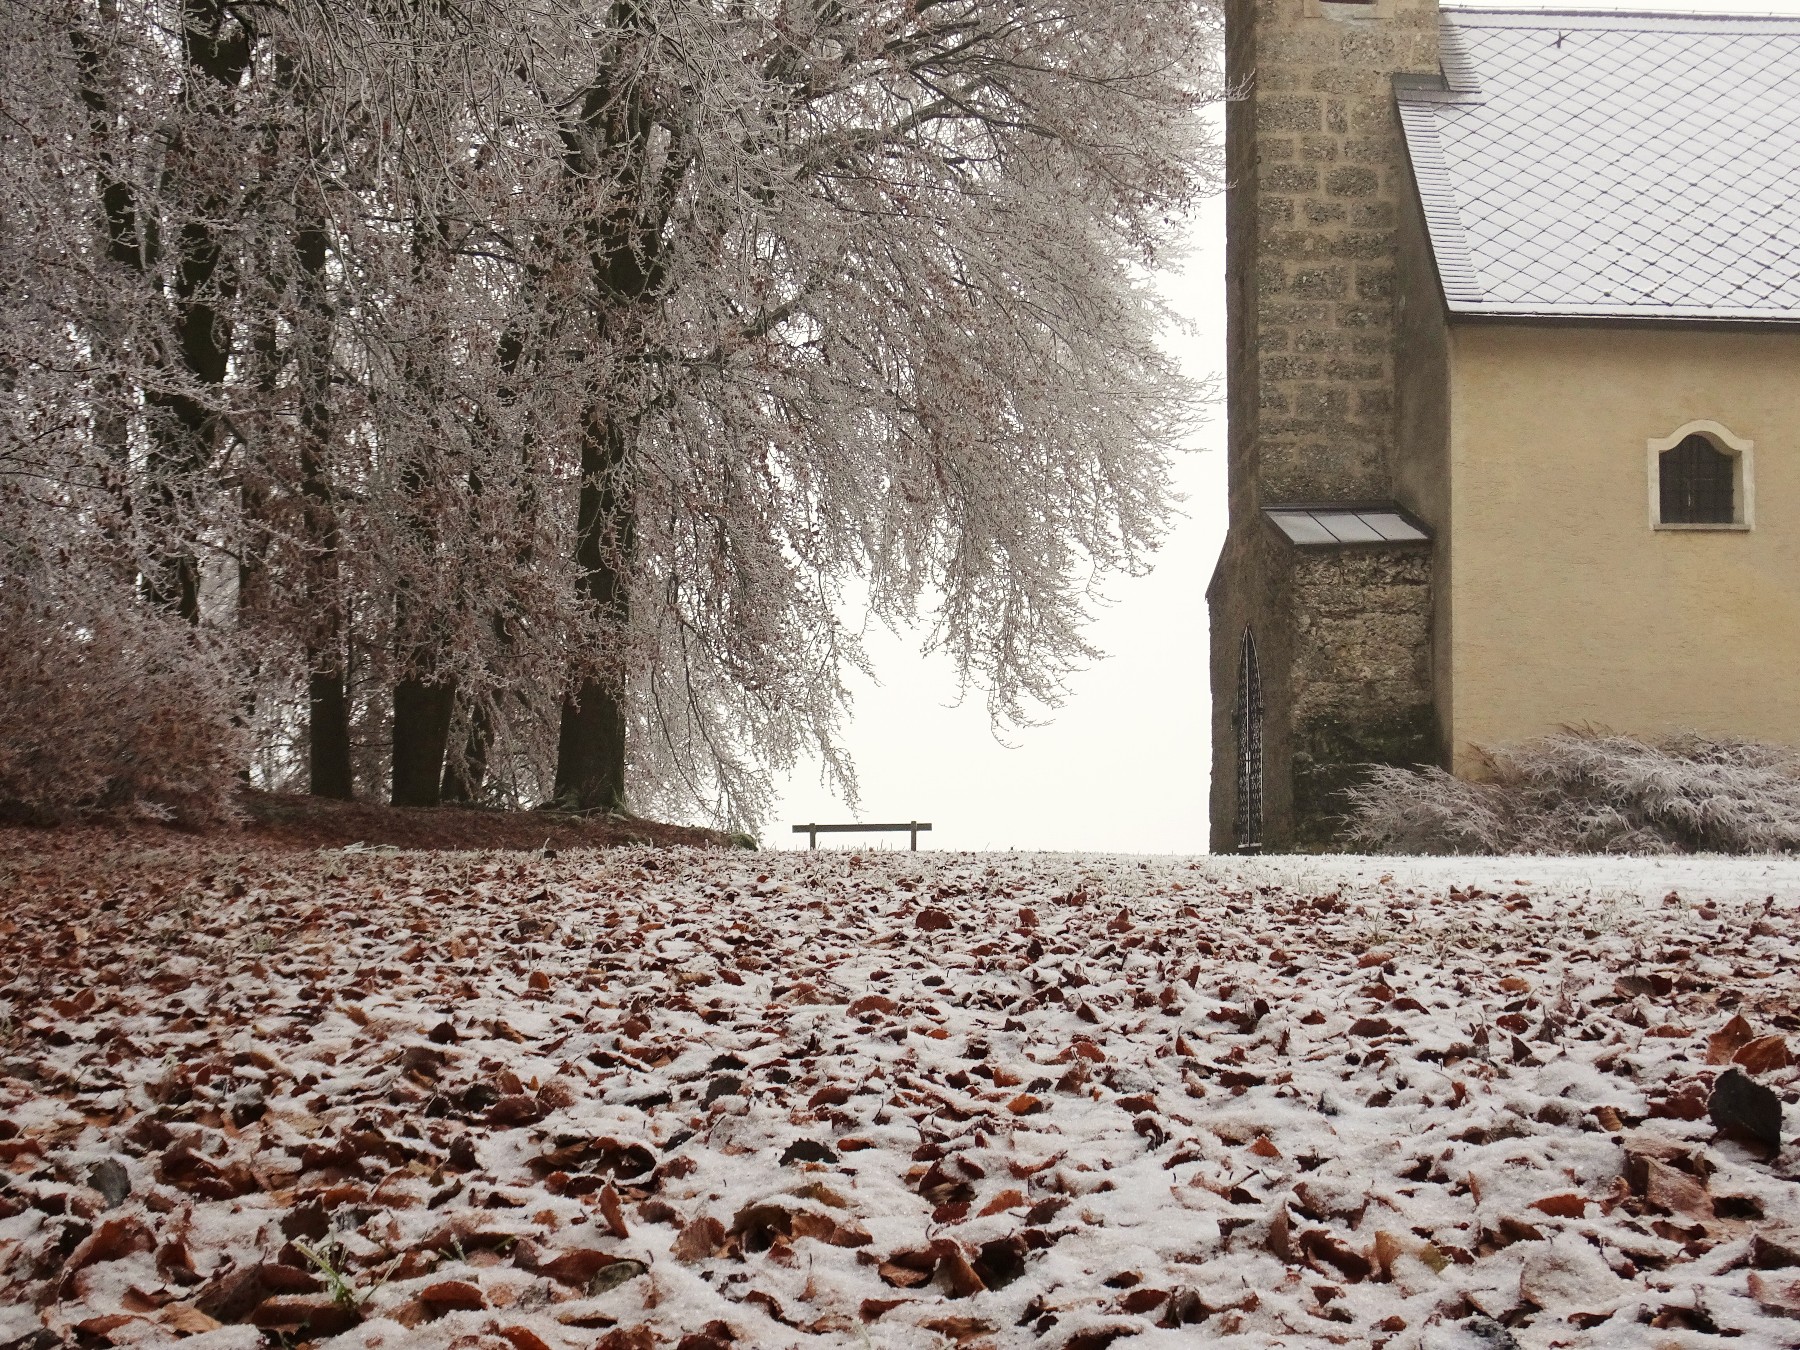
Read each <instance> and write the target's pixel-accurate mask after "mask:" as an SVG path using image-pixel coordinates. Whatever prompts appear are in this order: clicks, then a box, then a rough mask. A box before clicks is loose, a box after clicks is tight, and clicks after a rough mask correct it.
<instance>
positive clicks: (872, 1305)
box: [857, 1298, 914, 1322]
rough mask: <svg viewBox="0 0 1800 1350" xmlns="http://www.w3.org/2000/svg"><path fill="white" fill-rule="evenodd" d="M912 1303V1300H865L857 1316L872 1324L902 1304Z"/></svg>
mask: <svg viewBox="0 0 1800 1350" xmlns="http://www.w3.org/2000/svg"><path fill="white" fill-rule="evenodd" d="M913 1301H914V1300H912V1299H909V1298H865V1299H864V1300H863V1301H862V1306H861V1307H860V1308H858V1309H857V1316H859V1317H861V1318H862V1320H863V1321H865V1322H874V1321H877V1320H878V1319H880V1318H881V1317H882V1316H883V1315H884V1314H886V1313H891V1312H892V1311H893V1310H894V1309H895V1308H898V1307H900V1306H901V1305H902V1304H904V1303H911V1302H913Z"/></svg>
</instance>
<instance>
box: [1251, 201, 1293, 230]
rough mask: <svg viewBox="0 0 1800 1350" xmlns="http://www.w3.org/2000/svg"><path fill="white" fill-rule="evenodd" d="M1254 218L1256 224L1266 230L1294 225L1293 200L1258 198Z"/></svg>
mask: <svg viewBox="0 0 1800 1350" xmlns="http://www.w3.org/2000/svg"><path fill="white" fill-rule="evenodd" d="M1256 216H1257V222H1258V224H1259V225H1260V226H1261V227H1262V228H1263V229H1266V230H1267V229H1277V228H1279V227H1281V226H1283V225H1292V224H1293V223H1294V199H1293V198H1292V197H1258V198H1257V201H1256Z"/></svg>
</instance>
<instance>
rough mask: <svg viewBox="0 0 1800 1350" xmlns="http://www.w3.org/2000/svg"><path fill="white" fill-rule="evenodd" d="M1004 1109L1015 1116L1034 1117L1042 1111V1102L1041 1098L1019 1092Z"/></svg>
mask: <svg viewBox="0 0 1800 1350" xmlns="http://www.w3.org/2000/svg"><path fill="white" fill-rule="evenodd" d="M1006 1109H1007V1110H1008V1111H1010V1112H1012V1113H1013V1114H1014V1115H1015V1116H1030V1115H1036V1114H1037V1113H1038V1112H1039V1111H1042V1110H1043V1109H1044V1102H1043V1099H1042V1098H1041V1097H1034V1096H1032V1094H1031V1093H1029V1092H1021V1093H1020V1094H1019V1095H1018V1096H1016V1097H1014V1098H1013V1099H1012V1100H1011V1101H1010V1102H1008V1103H1007V1104H1006Z"/></svg>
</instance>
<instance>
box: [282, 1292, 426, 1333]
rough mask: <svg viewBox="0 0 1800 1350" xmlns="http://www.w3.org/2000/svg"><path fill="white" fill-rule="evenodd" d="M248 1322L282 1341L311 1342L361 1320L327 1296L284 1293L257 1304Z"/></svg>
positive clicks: (350, 1308) (352, 1309) (353, 1310)
mask: <svg viewBox="0 0 1800 1350" xmlns="http://www.w3.org/2000/svg"><path fill="white" fill-rule="evenodd" d="M421 1297H422V1296H421ZM427 1306H429V1305H427ZM250 1321H251V1323H252V1324H253V1325H255V1326H259V1327H261V1328H263V1330H264V1331H265V1332H267V1331H275V1332H281V1333H283V1334H284V1338H293V1337H296V1336H300V1337H304V1338H307V1339H311V1338H313V1337H318V1336H336V1335H337V1334H339V1333H340V1332H344V1331H348V1330H350V1328H352V1327H354V1326H356V1325H357V1324H358V1323H359V1322H361V1321H362V1312H361V1310H360V1309H358V1308H356V1307H355V1306H354V1305H349V1304H344V1303H340V1302H338V1301H337V1300H336V1299H334V1298H332V1297H331V1295H329V1294H287V1295H282V1296H281V1297H278V1298H272V1299H268V1300H266V1301H265V1302H263V1303H261V1304H259V1305H257V1309H256V1311H255V1312H253V1313H251V1314H250Z"/></svg>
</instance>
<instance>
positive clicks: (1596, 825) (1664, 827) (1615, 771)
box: [1347, 730, 1800, 853]
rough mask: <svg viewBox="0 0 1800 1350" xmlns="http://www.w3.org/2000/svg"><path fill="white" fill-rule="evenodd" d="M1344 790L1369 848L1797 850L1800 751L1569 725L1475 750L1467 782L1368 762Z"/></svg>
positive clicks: (1357, 837) (1359, 836)
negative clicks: (1650, 738)
mask: <svg viewBox="0 0 1800 1350" xmlns="http://www.w3.org/2000/svg"><path fill="white" fill-rule="evenodd" d="M1347 795H1348V797H1349V799H1350V806H1351V809H1350V816H1349V837H1350V839H1351V840H1352V842H1353V843H1354V844H1356V845H1357V846H1360V847H1363V848H1367V849H1370V850H1372V851H1374V852H1378V853H1697V852H1705V853H1768V852H1791V851H1794V850H1797V849H1800V751H1795V750H1793V749H1790V748H1788V747H1785V746H1777V745H1768V744H1763V743H1759V742H1755V741H1738V740H1714V739H1710V738H1707V737H1704V736H1698V735H1692V734H1686V735H1680V736H1673V737H1670V738H1668V739H1666V740H1663V741H1658V742H1646V741H1642V740H1638V739H1635V738H1633V737H1630V736H1615V735H1603V734H1600V733H1596V732H1591V731H1573V730H1571V731H1565V732H1562V733H1560V734H1558V735H1554V736H1545V737H1543V738H1541V739H1539V740H1533V741H1527V742H1524V743H1523V744H1520V745H1513V746H1505V747H1502V748H1499V749H1495V750H1488V751H1484V752H1483V765H1482V773H1481V775H1480V778H1479V779H1478V780H1475V781H1471V780H1465V779H1460V778H1456V777H1453V776H1452V775H1450V774H1448V773H1445V772H1444V771H1443V770H1442V769H1438V768H1430V767H1420V768H1416V769H1402V768H1395V767H1392V766H1387V765H1377V766H1372V767H1371V769H1370V771H1369V775H1368V777H1367V779H1366V780H1365V781H1364V782H1363V783H1362V784H1361V785H1360V786H1359V787H1357V788H1354V789H1352V790H1351V791H1350V792H1349V793H1348V794H1347Z"/></svg>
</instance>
